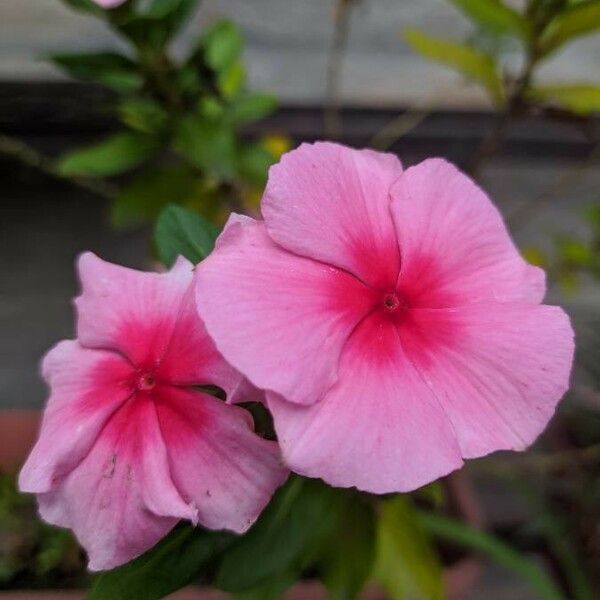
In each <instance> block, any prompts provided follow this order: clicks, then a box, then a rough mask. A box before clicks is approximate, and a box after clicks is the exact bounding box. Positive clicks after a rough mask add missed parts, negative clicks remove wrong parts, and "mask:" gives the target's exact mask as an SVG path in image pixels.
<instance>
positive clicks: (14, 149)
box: [0, 134, 116, 200]
mask: <svg viewBox="0 0 600 600" xmlns="http://www.w3.org/2000/svg"><path fill="white" fill-rule="evenodd" d="M0 154H4V155H6V156H10V157H11V158H13V159H16V160H17V161H18V162H20V163H21V164H23V165H26V166H28V167H32V168H34V169H37V170H39V171H41V172H42V173H46V174H47V175H50V176H51V177H54V178H56V179H61V180H63V181H68V182H69V183H71V184H73V185H76V186H77V187H79V188H81V189H84V190H86V191H88V192H91V193H92V194H95V195H96V196H100V197H101V198H105V199H107V200H112V199H113V198H114V197H115V195H116V189H115V188H114V187H113V186H112V185H110V184H108V183H106V182H104V181H100V180H96V179H84V178H81V177H72V176H68V175H64V174H63V173H61V172H60V171H59V170H58V169H57V168H56V165H55V162H54V161H53V160H52V159H51V158H49V157H47V156H44V155H43V154H41V153H40V152H38V151H37V150H35V149H33V148H32V147H31V146H29V145H27V144H25V143H24V142H22V141H20V140H18V139H15V138H12V137H9V136H7V135H3V134H0Z"/></svg>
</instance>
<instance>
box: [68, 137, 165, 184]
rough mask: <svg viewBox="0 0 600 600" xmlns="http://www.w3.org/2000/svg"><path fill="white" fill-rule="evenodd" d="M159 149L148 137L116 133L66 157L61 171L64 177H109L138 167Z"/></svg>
mask: <svg viewBox="0 0 600 600" xmlns="http://www.w3.org/2000/svg"><path fill="white" fill-rule="evenodd" d="M158 146H159V144H158V142H157V140H156V139H154V138H151V137H149V136H146V135H142V134H139V133H133V132H129V131H127V132H123V133H117V134H115V135H112V136H110V137H109V138H106V139H105V140H104V141H102V142H100V143H98V144H94V145H92V146H88V147H86V148H82V149H80V150H75V151H73V152H68V153H67V154H65V155H63V156H62V157H61V158H60V160H59V162H58V171H59V173H61V175H65V176H85V177H110V176H112V175H118V174H119V173H124V172H125V171H129V170H130V169H133V168H134V167H137V166H138V165H140V164H141V163H143V162H144V161H145V160H146V159H148V158H149V157H150V156H151V155H152V154H154V153H155V152H156V151H157V149H158Z"/></svg>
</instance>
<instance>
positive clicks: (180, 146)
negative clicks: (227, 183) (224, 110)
mask: <svg viewBox="0 0 600 600" xmlns="http://www.w3.org/2000/svg"><path fill="white" fill-rule="evenodd" d="M174 143H175V149H176V150H177V151H178V152H180V153H181V154H182V155H183V156H185V157H186V158H187V159H188V160H189V161H190V162H191V163H192V164H193V165H195V166H196V167H199V168H200V169H202V170H203V171H206V173H208V174H210V175H214V176H216V177H219V178H223V179H227V180H228V179H231V178H233V176H234V174H235V159H236V143H235V135H234V132H233V129H232V128H231V126H230V125H229V124H228V123H226V122H225V121H224V120H223V119H213V118H209V117H206V116H203V115H201V114H194V115H189V116H187V117H184V118H183V119H182V120H181V121H180V123H179V125H178V127H177V131H176V133H175V142H174Z"/></svg>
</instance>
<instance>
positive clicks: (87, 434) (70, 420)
mask: <svg viewBox="0 0 600 600" xmlns="http://www.w3.org/2000/svg"><path fill="white" fill-rule="evenodd" d="M131 372H132V369H131V366H130V365H129V363H127V362H126V361H125V360H124V359H123V358H122V357H121V356H119V355H118V354H115V353H113V352H106V351H104V350H88V349H86V348H82V347H81V346H80V345H79V344H78V343H77V342H75V341H71V340H64V341H62V342H59V343H58V344H57V345H56V346H55V347H54V348H52V349H51V350H50V351H49V352H48V353H47V354H46V356H45V357H44V360H43V363H42V373H43V376H44V379H45V380H46V382H47V383H48V385H49V386H50V388H51V394H50V398H49V400H48V403H47V406H46V410H45V412H44V417H43V420H42V426H41V431H40V434H39V439H38V441H37V443H36V444H35V446H34V448H33V450H32V451H31V454H30V455H29V458H28V459H27V462H26V463H25V465H24V466H23V469H22V470H21V474H20V476H19V487H20V489H21V490H22V491H24V492H33V493H36V492H47V491H49V490H50V489H51V488H52V487H53V484H54V482H55V481H56V480H57V479H59V478H60V477H61V476H63V475H65V474H67V473H69V472H70V471H71V470H72V469H73V468H75V467H76V466H77V465H78V464H79V463H80V462H81V461H82V460H83V459H84V458H85V456H86V455H87V454H88V452H89V451H90V449H91V447H92V446H93V444H94V442H95V441H96V438H97V437H98V435H99V434H100V432H101V431H102V428H103V427H104V425H105V424H106V422H107V421H108V420H109V419H110V417H111V415H112V414H113V413H114V412H115V411H117V410H118V408H119V407H120V406H121V405H122V404H123V403H124V402H125V401H126V400H127V398H128V397H129V396H130V394H131V387H130V385H129V378H130V376H131Z"/></svg>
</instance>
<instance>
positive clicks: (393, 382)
mask: <svg viewBox="0 0 600 600" xmlns="http://www.w3.org/2000/svg"><path fill="white" fill-rule="evenodd" d="M267 400H268V403H269V407H270V408H271V411H272V413H273V418H274V422H275V429H276V431H277V436H278V440H279V444H280V445H281V448H282V452H283V455H284V459H285V461H286V463H287V464H288V465H289V466H290V468H291V469H292V470H293V471H297V472H298V473H300V474H301V475H307V476H309V477H320V478H322V479H324V480H325V481H327V482H328V483H330V484H331V485H334V486H341V487H349V486H356V487H357V488H359V489H361V490H365V491H368V492H373V493H378V494H381V493H389V492H405V491H409V490H413V489H415V488H418V487H420V486H422V485H425V484H426V483H429V482H430V481H433V480H435V479H437V478H438V477H441V476H443V475H445V474H447V473H449V472H450V471H452V470H454V469H457V468H458V467H460V466H461V465H462V460H461V456H460V451H459V448H458V445H457V443H456V440H455V438H454V433H453V431H452V427H451V425H450V422H449V421H448V419H447V418H446V416H445V414H444V412H443V410H442V409H441V408H440V406H439V404H438V402H437V400H436V399H435V398H434V396H433V394H432V392H431V390H430V389H429V388H428V387H427V385H426V384H425V383H424V382H423V380H422V379H421V377H420V376H419V374H418V373H417V371H416V370H415V369H414V367H413V366H412V364H411V363H410V361H409V360H408V359H407V357H406V355H405V353H404V351H403V349H402V347H401V345H400V340H399V337H398V333H397V330H396V328H395V326H394V325H393V323H392V322H391V321H390V320H388V319H386V317H385V316H382V315H381V313H373V314H372V315H370V316H369V317H367V318H366V319H365V320H364V321H363V322H362V323H361V324H360V325H359V326H358V327H357V329H356V331H355V332H354V333H353V334H352V337H351V338H350V339H349V341H348V344H347V346H346V348H345V349H344V352H343V355H342V359H341V363H340V376H339V381H338V382H337V384H336V385H335V387H333V388H332V389H331V391H330V392H329V393H328V394H327V396H326V397H325V398H324V399H323V400H321V401H320V402H318V403H317V404H314V405H312V406H309V407H306V406H298V405H293V404H290V403H288V402H286V401H285V400H283V399H280V398H277V397H276V396H275V395H274V394H267Z"/></svg>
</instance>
